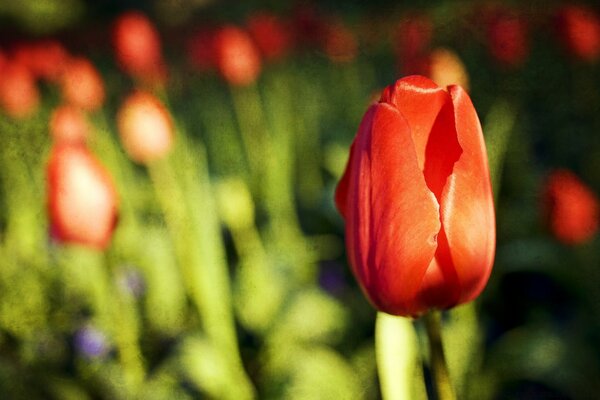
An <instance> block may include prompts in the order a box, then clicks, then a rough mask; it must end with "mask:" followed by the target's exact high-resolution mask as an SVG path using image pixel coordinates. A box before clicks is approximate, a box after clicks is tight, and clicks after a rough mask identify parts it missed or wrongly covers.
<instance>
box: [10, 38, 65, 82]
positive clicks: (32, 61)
mask: <svg viewBox="0 0 600 400" xmlns="http://www.w3.org/2000/svg"><path fill="white" fill-rule="evenodd" d="M14 58H15V60H17V61H18V62H20V63H22V64H23V65H25V66H27V68H28V69H29V70H30V71H31V73H32V74H33V75H34V76H35V77H36V78H43V79H46V80H48V81H50V82H55V81H57V80H58V79H59V78H60V75H61V73H62V70H63V68H64V67H65V64H66V62H67V59H68V53H67V51H66V50H65V48H64V47H63V45H62V44H61V43H60V42H58V41H55V40H42V41H39V42H35V43H31V44H23V45H19V46H18V47H16V49H15V52H14Z"/></svg>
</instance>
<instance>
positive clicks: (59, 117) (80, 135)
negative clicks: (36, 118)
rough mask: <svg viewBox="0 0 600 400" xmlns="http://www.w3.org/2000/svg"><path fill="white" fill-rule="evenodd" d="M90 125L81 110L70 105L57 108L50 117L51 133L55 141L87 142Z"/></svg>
mask: <svg viewBox="0 0 600 400" xmlns="http://www.w3.org/2000/svg"><path fill="white" fill-rule="evenodd" d="M88 131H89V127H88V123H87V121H86V119H85V115H84V114H83V112H81V110H79V109H78V108H76V107H73V106H70V105H63V106H60V107H58V108H56V109H55V110H54V111H53V112H52V116H51V117H50V134H51V135H52V139H54V141H55V142H63V143H67V142H68V143H85V140H86V137H87V135H88Z"/></svg>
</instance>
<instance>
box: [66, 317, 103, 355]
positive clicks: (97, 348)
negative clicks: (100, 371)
mask: <svg viewBox="0 0 600 400" xmlns="http://www.w3.org/2000/svg"><path fill="white" fill-rule="evenodd" d="M74 344H75V349H76V350H77V352H78V353H79V354H81V355H82V356H84V357H86V358H99V357H102V356H104V355H105V354H106V353H107V352H108V350H109V346H108V343H107V339H106V336H105V335H104V333H102V331H100V330H99V329H97V328H94V327H93V326H91V325H86V326H84V327H82V328H81V329H79V330H78V331H77V332H76V333H75V338H74Z"/></svg>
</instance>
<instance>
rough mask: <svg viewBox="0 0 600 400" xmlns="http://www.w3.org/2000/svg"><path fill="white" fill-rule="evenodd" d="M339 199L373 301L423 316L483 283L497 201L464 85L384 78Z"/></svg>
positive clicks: (357, 269)
mask: <svg viewBox="0 0 600 400" xmlns="http://www.w3.org/2000/svg"><path fill="white" fill-rule="evenodd" d="M335 200H336V205H337V208H338V210H339V211H340V213H341V214H342V216H343V218H344V220H345V221H346V246H347V249H348V257H349V261H350V264H351V266H352V269H353V272H354V275H355V276H356V278H357V280H358V282H359V284H360V286H361V287H362V289H363V291H364V292H365V294H366V295H367V297H368V298H369V299H370V301H371V302H372V303H373V305H374V306H375V307H376V308H377V309H379V310H381V311H384V312H387V313H390V314H394V315H402V316H419V315H421V314H423V313H425V312H426V311H428V310H429V309H433V308H437V309H445V308H449V307H452V306H454V305H457V304H461V303H465V302H468V301H470V300H473V299H474V298H475V297H477V296H478V295H479V293H480V292H481V291H482V290H483V288H484V286H485V284H486V282H487V280H488V277H489V275H490V272H491V268H492V263H493V259H494V251H495V235H496V234H495V217H494V205H493V198H492V190H491V184H490V175H489V169H488V162H487V156H486V150H485V144H484V141H483V135H482V132H481V126H480V123H479V119H478V118H477V113H476V112H475V109H474V108H473V104H472V103H471V100H470V99H469V96H468V95H467V93H466V92H465V91H464V90H463V89H462V88H461V87H460V86H449V87H448V88H447V91H446V90H444V89H443V88H440V87H438V86H437V85H436V84H435V83H433V82H432V81H430V80H429V79H427V78H424V77H421V76H410V77H407V78H403V79H400V80H399V81H397V82H396V84H395V85H391V86H389V87H387V88H386V89H385V91H384V92H383V94H382V96H381V99H380V100H379V102H378V103H375V104H373V105H372V106H371V107H370V108H369V109H368V110H367V113H366V114H365V116H364V117H363V120H362V122H361V124H360V128H359V130H358V133H357V134H356V137H355V139H354V143H353V144H352V147H351V149H350V158H349V161H348V165H347V167H346V171H345V173H344V175H343V177H342V179H341V181H340V183H339V185H338V187H337V190H336V194H335Z"/></svg>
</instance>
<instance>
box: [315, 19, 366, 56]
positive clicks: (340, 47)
mask: <svg viewBox="0 0 600 400" xmlns="http://www.w3.org/2000/svg"><path fill="white" fill-rule="evenodd" d="M325 32H326V33H325V38H324V39H325V40H324V44H323V45H324V50H325V53H326V54H327V57H329V59H330V60H331V61H333V62H336V63H345V62H350V61H353V60H354V59H355V58H356V56H357V53H358V42H357V40H356V36H355V35H354V32H352V31H351V30H350V29H349V28H348V27H346V26H345V25H344V24H343V23H341V22H339V21H338V22H333V23H331V24H329V25H327V29H326V31H325Z"/></svg>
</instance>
